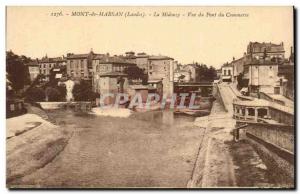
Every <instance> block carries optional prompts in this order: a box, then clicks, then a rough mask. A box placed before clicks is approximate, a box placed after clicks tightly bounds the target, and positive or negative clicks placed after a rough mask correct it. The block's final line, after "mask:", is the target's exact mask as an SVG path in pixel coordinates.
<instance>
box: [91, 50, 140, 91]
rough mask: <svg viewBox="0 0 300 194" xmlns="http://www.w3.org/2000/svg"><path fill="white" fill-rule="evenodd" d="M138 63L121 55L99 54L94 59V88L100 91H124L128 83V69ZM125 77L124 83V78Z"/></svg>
mask: <svg viewBox="0 0 300 194" xmlns="http://www.w3.org/2000/svg"><path fill="white" fill-rule="evenodd" d="M134 66H136V64H134V63H132V62H130V61H128V60H127V59H126V58H124V57H120V56H108V55H105V56H103V55H97V56H95V57H94V58H93V60H92V71H93V90H94V91H95V92H98V93H100V94H101V93H102V94H103V93H105V92H111V93H115V92H124V91H126V89H127V85H128V75H127V69H128V68H129V67H134ZM123 78H124V79H125V82H126V83H125V82H124V83H123V81H122V79H123Z"/></svg>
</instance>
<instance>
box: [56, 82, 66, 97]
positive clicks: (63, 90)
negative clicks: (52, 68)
mask: <svg viewBox="0 0 300 194" xmlns="http://www.w3.org/2000/svg"><path fill="white" fill-rule="evenodd" d="M57 90H58V91H59V93H60V97H59V98H60V100H61V101H65V100H66V95H67V88H66V86H65V85H59V86H57Z"/></svg>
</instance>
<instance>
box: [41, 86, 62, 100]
mask: <svg viewBox="0 0 300 194" xmlns="http://www.w3.org/2000/svg"><path fill="white" fill-rule="evenodd" d="M45 95H46V101H49V102H57V101H60V98H61V94H60V92H59V90H58V89H57V88H53V87H47V88H46V90H45Z"/></svg>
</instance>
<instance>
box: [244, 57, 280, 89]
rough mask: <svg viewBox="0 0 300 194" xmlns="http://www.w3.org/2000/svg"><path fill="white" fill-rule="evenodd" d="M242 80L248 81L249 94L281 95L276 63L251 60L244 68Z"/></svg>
mask: <svg viewBox="0 0 300 194" xmlns="http://www.w3.org/2000/svg"><path fill="white" fill-rule="evenodd" d="M244 68H245V69H244V70H245V74H244V79H248V86H249V92H250V94H251V93H252V94H258V93H259V92H264V93H270V94H281V93H282V91H281V87H280V79H279V77H278V63H276V62H272V61H265V60H252V61H249V62H247V64H246V65H245V67H244Z"/></svg>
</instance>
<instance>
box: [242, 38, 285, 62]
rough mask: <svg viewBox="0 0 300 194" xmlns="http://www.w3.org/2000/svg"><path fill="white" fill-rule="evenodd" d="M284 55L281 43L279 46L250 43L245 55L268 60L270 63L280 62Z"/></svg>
mask: <svg viewBox="0 0 300 194" xmlns="http://www.w3.org/2000/svg"><path fill="white" fill-rule="evenodd" d="M284 53H285V50H284V46H283V42H281V43H280V44H274V43H271V42H270V43H265V42H263V43H259V42H250V43H249V44H248V46H247V54H248V55H250V56H251V58H254V59H263V58H268V59H270V60H271V61H280V60H283V59H284Z"/></svg>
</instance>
